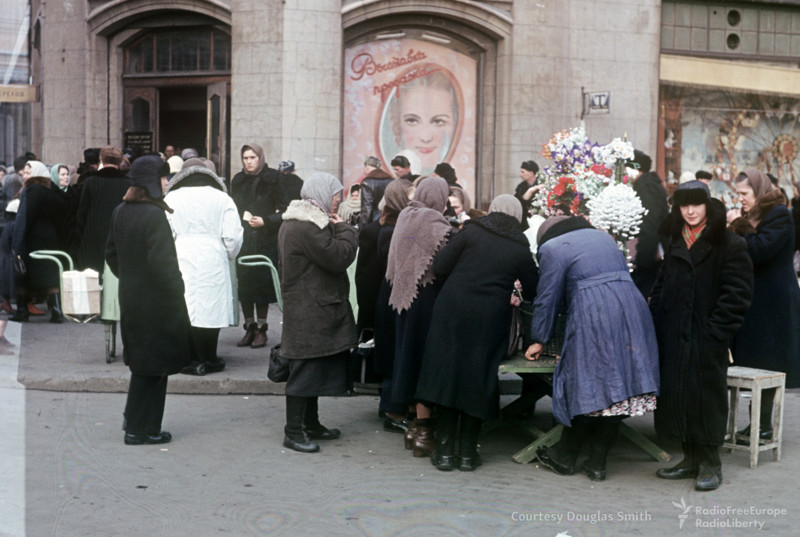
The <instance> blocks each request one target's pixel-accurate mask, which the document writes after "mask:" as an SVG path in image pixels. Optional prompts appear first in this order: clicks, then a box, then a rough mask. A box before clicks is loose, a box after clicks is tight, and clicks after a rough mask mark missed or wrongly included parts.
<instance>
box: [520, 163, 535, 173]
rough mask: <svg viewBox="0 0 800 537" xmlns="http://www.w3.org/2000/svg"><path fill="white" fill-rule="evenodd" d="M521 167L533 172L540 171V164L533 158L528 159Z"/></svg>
mask: <svg viewBox="0 0 800 537" xmlns="http://www.w3.org/2000/svg"><path fill="white" fill-rule="evenodd" d="M520 168H522V169H523V170H527V171H529V172H533V173H539V165H538V164H536V163H535V162H534V161H532V160H526V161H525V162H523V163H522V164H521V165H520Z"/></svg>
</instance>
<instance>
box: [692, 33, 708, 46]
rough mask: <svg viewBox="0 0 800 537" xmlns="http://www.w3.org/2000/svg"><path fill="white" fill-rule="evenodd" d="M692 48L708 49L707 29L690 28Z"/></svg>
mask: <svg viewBox="0 0 800 537" xmlns="http://www.w3.org/2000/svg"><path fill="white" fill-rule="evenodd" d="M692 50H698V51H703V52H705V51H706V50H708V31H707V30H706V29H705V28H692Z"/></svg>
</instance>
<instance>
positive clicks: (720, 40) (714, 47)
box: [708, 30, 726, 52]
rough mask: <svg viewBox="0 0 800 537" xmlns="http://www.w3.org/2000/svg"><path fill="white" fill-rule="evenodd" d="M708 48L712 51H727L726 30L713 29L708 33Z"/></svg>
mask: <svg viewBox="0 0 800 537" xmlns="http://www.w3.org/2000/svg"><path fill="white" fill-rule="evenodd" d="M708 50H709V51H711V52H726V46H725V30H711V31H710V32H709V33H708Z"/></svg>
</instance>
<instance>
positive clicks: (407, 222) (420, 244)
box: [386, 177, 452, 312]
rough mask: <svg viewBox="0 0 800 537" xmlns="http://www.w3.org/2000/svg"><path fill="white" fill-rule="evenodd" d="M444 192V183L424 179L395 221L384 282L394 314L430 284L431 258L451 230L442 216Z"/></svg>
mask: <svg viewBox="0 0 800 537" xmlns="http://www.w3.org/2000/svg"><path fill="white" fill-rule="evenodd" d="M390 184H391V183H390ZM387 188H388V187H387ZM448 192H449V189H448V187H447V181H445V180H444V179H442V178H441V177H428V178H427V179H425V180H424V181H422V182H421V183H420V184H419V186H418V187H417V191H416V192H415V193H414V200H413V201H412V202H411V203H409V204H408V206H407V207H406V208H405V209H403V210H402V211H401V212H400V216H398V218H397V226H396V227H395V230H394V234H393V235H392V242H391V245H390V246H389V258H388V261H387V266H386V279H387V280H388V281H389V283H390V284H391V285H392V292H391V295H390V296H389V304H390V305H391V306H392V307H393V308H394V309H395V310H396V311H398V312H402V311H403V310H407V309H409V308H410V307H411V304H412V303H413V302H414V300H415V299H416V298H417V295H418V294H419V290H420V289H421V288H422V287H424V286H426V285H427V284H429V283H431V282H433V279H434V276H433V271H432V270H431V269H432V266H433V258H434V256H435V255H436V253H437V252H438V251H439V250H441V249H442V247H443V246H444V245H445V243H446V242H447V237H448V234H449V233H450V230H451V229H452V227H451V226H450V223H449V222H448V221H447V219H446V218H445V217H444V215H443V214H442V213H443V212H444V208H445V206H446V204H447V194H448Z"/></svg>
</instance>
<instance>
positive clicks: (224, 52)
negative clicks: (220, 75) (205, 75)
mask: <svg viewBox="0 0 800 537" xmlns="http://www.w3.org/2000/svg"><path fill="white" fill-rule="evenodd" d="M230 48H231V42H230V39H229V38H228V36H227V35H224V34H222V33H220V32H214V71H228V70H230Z"/></svg>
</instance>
